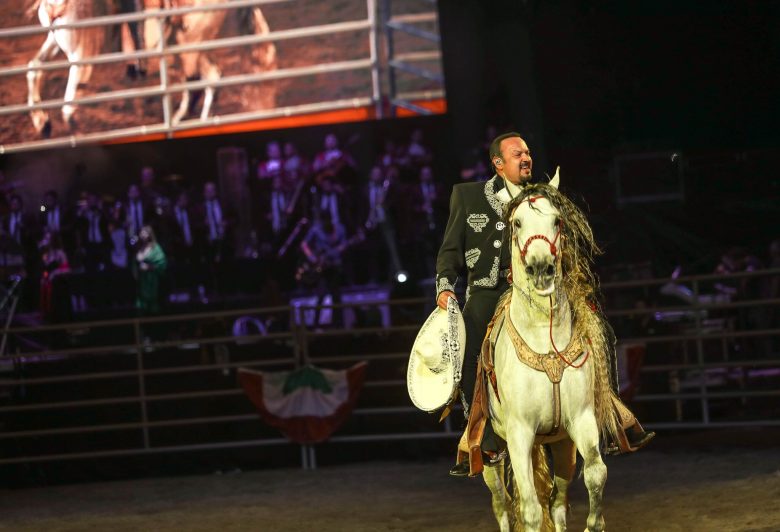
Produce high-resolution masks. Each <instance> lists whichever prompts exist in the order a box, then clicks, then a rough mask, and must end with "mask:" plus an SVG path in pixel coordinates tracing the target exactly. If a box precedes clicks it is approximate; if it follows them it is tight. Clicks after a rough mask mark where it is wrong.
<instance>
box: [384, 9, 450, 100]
mask: <svg viewBox="0 0 780 532" xmlns="http://www.w3.org/2000/svg"><path fill="white" fill-rule="evenodd" d="M423 3H425V4H429V5H430V4H433V7H434V9H433V10H432V11H423V12H418V13H406V14H399V13H395V14H394V13H393V1H392V0H384V2H383V5H382V25H383V29H384V32H385V46H386V48H387V57H388V61H387V78H388V85H389V100H390V109H391V112H392V113H393V115H395V112H396V110H397V109H398V108H403V109H408V110H410V111H413V112H415V113H417V114H421V115H427V114H431V111H430V110H429V109H427V108H425V107H423V106H422V105H419V103H415V102H420V101H426V100H428V101H429V100H435V99H441V98H444V96H445V95H444V75H443V73H442V65H441V36H440V35H439V32H438V20H439V18H438V14H437V12H436V10H435V2H429V1H427V0H426V1H425V2H423ZM425 7H426V8H427V7H429V6H425ZM431 28H435V29H431ZM396 33H401V34H403V35H406V36H411V37H413V38H416V39H418V40H421V41H424V42H425V43H426V44H427V46H428V49H426V50H415V51H412V52H401V53H398V52H397V51H396V40H397V38H396ZM431 46H433V47H432V48H431ZM399 74H405V75H407V76H410V77H411V78H413V79H417V80H425V81H428V82H430V84H431V85H432V86H431V87H428V88H426V90H409V89H408V88H407V89H406V90H400V89H399V85H401V84H400V83H399V79H398V77H399Z"/></svg>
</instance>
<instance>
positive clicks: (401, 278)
mask: <svg viewBox="0 0 780 532" xmlns="http://www.w3.org/2000/svg"><path fill="white" fill-rule="evenodd" d="M408 279H409V274H407V273H406V272H405V271H403V270H400V271H398V272H397V273H396V274H395V280H396V281H398V282H399V283H405V282H406V281H407V280H408Z"/></svg>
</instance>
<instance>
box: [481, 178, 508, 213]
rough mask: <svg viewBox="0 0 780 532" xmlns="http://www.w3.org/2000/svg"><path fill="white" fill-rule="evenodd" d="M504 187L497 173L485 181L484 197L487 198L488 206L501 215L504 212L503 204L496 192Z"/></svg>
mask: <svg viewBox="0 0 780 532" xmlns="http://www.w3.org/2000/svg"><path fill="white" fill-rule="evenodd" d="M503 188H504V180H503V179H501V177H499V176H498V175H494V176H493V177H492V178H491V179H489V180H487V181H486V182H485V199H487V202H488V204H490V207H491V208H492V209H493V210H494V211H496V214H497V215H498V216H499V217H501V216H503V214H504V205H503V204H502V203H501V200H499V199H498V197H497V194H498V192H499V191H500V190H502V189H503Z"/></svg>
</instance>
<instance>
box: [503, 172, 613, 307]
mask: <svg viewBox="0 0 780 532" xmlns="http://www.w3.org/2000/svg"><path fill="white" fill-rule="evenodd" d="M559 182H560V178H559V175H558V171H557V170H556V172H555V175H554V176H553V178H552V179H551V180H550V182H549V183H536V184H532V185H527V186H526V187H524V188H523V190H522V192H521V193H520V194H519V195H518V196H517V197H516V198H515V199H513V200H512V202H511V203H510V204H509V205H508V206H507V210H506V220H505V221H506V223H507V226H508V227H509V228H510V230H511V241H512V247H511V249H512V277H513V278H514V281H513V282H514V283H515V285H519V286H523V285H525V286H527V287H528V289H527V290H528V291H529V292H530V291H533V292H534V293H536V294H537V295H540V296H547V295H550V294H552V293H553V292H555V290H556V289H557V288H559V287H561V286H563V287H564V288H565V289H566V292H567V294H568V295H569V296H570V297H571V296H574V295H578V296H582V297H586V298H588V299H590V298H591V296H592V294H593V291H594V290H595V288H596V287H597V285H598V282H597V280H596V277H595V275H594V274H593V271H592V264H593V258H594V256H595V255H598V254H600V253H601V249H600V248H599V246H598V244H597V243H596V241H595V239H594V238H593V231H592V229H591V227H590V224H589V223H588V220H587V218H586V216H585V213H584V212H583V211H582V210H581V209H580V208H579V207H577V206H576V205H575V204H574V202H572V201H571V200H570V199H569V198H568V197H567V196H566V195H565V194H563V193H562V192H560V191H559V190H558V185H559Z"/></svg>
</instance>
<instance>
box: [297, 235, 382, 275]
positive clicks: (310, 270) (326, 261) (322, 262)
mask: <svg viewBox="0 0 780 532" xmlns="http://www.w3.org/2000/svg"><path fill="white" fill-rule="evenodd" d="M365 239H366V236H365V234H364V233H363V231H358V232H357V233H355V235H354V236H352V237H351V238H349V239H347V241H346V242H344V243H343V244H342V245H340V246H338V247H337V248H334V249H331V250H329V251H327V252H325V253H321V254H320V256H319V257H317V260H315V261H311V260H304V261H303V262H302V263H301V265H300V266H298V269H297V270H296V271H295V280H296V281H298V282H300V283H303V284H306V285H313V284H317V282H318V281H319V280H320V276H321V275H322V271H323V270H324V269H325V268H327V267H328V266H330V265H331V264H332V263H333V262H335V260H336V259H337V258H338V257H340V256H341V254H342V253H344V252H345V251H346V250H347V249H349V248H350V247H352V246H354V245H355V244H358V243H360V242H363V241H364V240H365Z"/></svg>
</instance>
